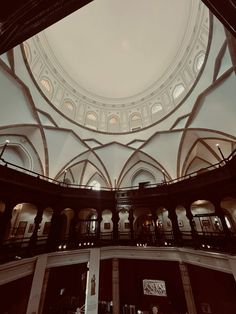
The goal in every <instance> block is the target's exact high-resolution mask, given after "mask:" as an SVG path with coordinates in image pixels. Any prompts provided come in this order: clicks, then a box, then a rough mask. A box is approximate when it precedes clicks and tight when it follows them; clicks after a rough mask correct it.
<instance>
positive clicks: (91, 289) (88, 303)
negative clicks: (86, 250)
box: [85, 248, 100, 314]
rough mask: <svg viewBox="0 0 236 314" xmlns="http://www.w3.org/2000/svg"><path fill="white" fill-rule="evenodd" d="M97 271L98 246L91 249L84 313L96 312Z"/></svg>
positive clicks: (98, 265) (98, 260) (98, 264)
mask: <svg viewBox="0 0 236 314" xmlns="http://www.w3.org/2000/svg"><path fill="white" fill-rule="evenodd" d="M99 272H100V249H98V248H96V249H91V250H90V259H89V271H88V274H87V286H86V298H85V313H86V314H97V313H98V294H99Z"/></svg>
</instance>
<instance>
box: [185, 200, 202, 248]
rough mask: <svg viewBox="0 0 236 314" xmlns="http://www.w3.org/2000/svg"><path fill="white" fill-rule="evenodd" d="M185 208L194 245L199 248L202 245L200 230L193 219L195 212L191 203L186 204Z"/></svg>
mask: <svg viewBox="0 0 236 314" xmlns="http://www.w3.org/2000/svg"><path fill="white" fill-rule="evenodd" d="M185 209H186V217H187V218H188V220H189V224H190V228H191V234H192V241H193V245H194V248H195V249H197V248H199V246H200V245H199V239H198V232H197V230H196V226H195V222H194V220H193V214H192V212H191V208H190V205H189V204H188V205H185Z"/></svg>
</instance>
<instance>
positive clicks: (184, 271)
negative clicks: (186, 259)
mask: <svg viewBox="0 0 236 314" xmlns="http://www.w3.org/2000/svg"><path fill="white" fill-rule="evenodd" d="M179 268H180V274H181V278H182V282H183V288H184V294H185V300H186V304H187V308H188V314H197V309H196V305H195V302H194V297H193V291H192V287H191V282H190V278H189V273H188V268H187V265H186V264H185V263H182V262H181V263H179Z"/></svg>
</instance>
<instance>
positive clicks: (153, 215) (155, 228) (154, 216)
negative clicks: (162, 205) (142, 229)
mask: <svg viewBox="0 0 236 314" xmlns="http://www.w3.org/2000/svg"><path fill="white" fill-rule="evenodd" d="M151 212H152V220H153V222H154V236H155V240H154V243H153V244H155V245H157V244H158V243H159V241H160V240H161V239H159V238H160V235H159V231H158V227H157V210H156V207H154V208H151Z"/></svg>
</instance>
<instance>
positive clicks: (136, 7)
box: [24, 0, 209, 133]
mask: <svg viewBox="0 0 236 314" xmlns="http://www.w3.org/2000/svg"><path fill="white" fill-rule="evenodd" d="M208 35H209V18H208V10H207V9H206V8H205V7H204V6H203V5H201V4H200V3H199V1H196V0H178V1H171V0H166V1H162V0H149V1H148V5H147V3H146V2H145V1H143V0H129V1H124V0H122V1H117V0H99V1H93V2H91V3H90V4H89V5H87V6H85V7H83V8H82V9H80V10H78V11H77V12H75V13H73V14H72V15H70V16H69V17H66V18H65V19H63V20H61V21H60V22H59V23H56V24H55V25H53V26H51V27H49V28H48V29H46V30H45V31H43V32H41V33H40V34H38V35H37V36H35V37H33V38H32V39H30V40H28V41H27V42H26V43H25V44H24V47H25V53H26V57H27V61H28V64H29V67H30V71H31V72H32V75H33V77H34V79H35V81H36V82H37V84H38V86H39V88H40V89H41V90H42V91H43V93H44V94H45V96H46V97H47V98H48V100H49V101H50V102H51V104H52V105H53V106H55V107H56V108H57V109H58V110H60V111H61V112H62V113H63V114H64V115H65V116H66V117H68V118H69V119H71V120H73V121H74V122H75V123H78V124H80V125H82V126H84V127H87V128H91V129H93V130H97V131H101V132H108V133H124V132H131V131H136V130H140V129H142V128H145V127H148V126H150V125H152V124H154V123H157V122H158V121H160V120H162V119H163V118H165V117H166V116H168V115H169V114H170V113H171V112H172V111H173V110H175V108H176V107H178V106H179V105H180V103H181V101H182V100H183V99H184V98H185V97H186V96H187V95H188V93H189V91H190V90H191V88H192V87H193V85H194V83H195V81H196V79H197V78H198V76H199V72H200V70H201V67H202V65H203V63H204V58H205V55H206V50H207V45H208Z"/></svg>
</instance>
